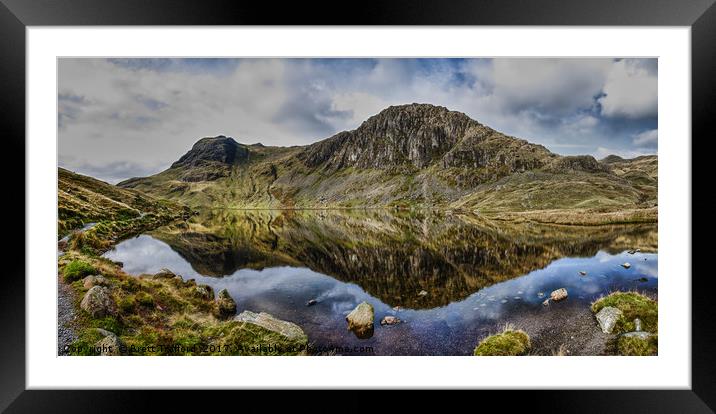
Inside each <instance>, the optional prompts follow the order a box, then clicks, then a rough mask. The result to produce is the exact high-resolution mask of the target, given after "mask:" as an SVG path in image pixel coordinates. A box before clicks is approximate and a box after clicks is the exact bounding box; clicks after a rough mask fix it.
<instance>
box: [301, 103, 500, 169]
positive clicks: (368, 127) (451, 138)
mask: <svg viewBox="0 0 716 414" xmlns="http://www.w3.org/2000/svg"><path fill="white" fill-rule="evenodd" d="M487 131H492V130H490V129H489V128H487V127H485V126H483V125H481V124H480V123H478V122H477V121H475V120H473V119H471V118H470V117H468V116H467V115H465V114H463V113H461V112H457V111H450V110H448V109H447V108H445V107H442V106H435V105H430V104H417V103H413V104H408V105H397V106H390V107H388V108H386V109H384V110H383V111H381V112H380V113H378V114H377V115H374V116H372V117H370V118H368V119H367V120H366V121H365V122H363V123H362V124H361V125H360V126H359V127H358V128H357V129H355V130H353V131H345V132H341V133H338V134H336V135H334V136H333V137H331V138H328V139H326V140H323V141H320V142H317V143H316V144H313V145H311V146H309V147H308V148H307V149H306V152H305V153H304V159H305V161H306V163H307V164H308V165H310V166H318V165H320V164H326V165H327V166H329V167H332V168H344V167H358V168H391V167H396V166H401V165H408V166H412V167H417V168H423V167H426V166H428V165H430V164H431V163H433V162H435V161H436V160H438V159H439V158H440V157H442V156H443V155H444V154H446V153H447V152H448V151H450V149H452V148H453V147H454V146H455V145H456V144H457V143H458V142H460V141H461V140H462V139H464V138H465V137H466V136H479V135H484V134H485V133H486V132H487Z"/></svg>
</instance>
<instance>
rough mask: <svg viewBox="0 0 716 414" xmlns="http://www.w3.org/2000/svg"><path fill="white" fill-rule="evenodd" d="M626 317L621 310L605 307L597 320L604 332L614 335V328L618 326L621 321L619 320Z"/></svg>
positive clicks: (598, 313)
mask: <svg viewBox="0 0 716 414" xmlns="http://www.w3.org/2000/svg"><path fill="white" fill-rule="evenodd" d="M623 315H624V313H623V312H622V311H620V310H619V309H617V308H615V307H612V306H605V307H603V308H602V310H600V311H599V312H597V315H596V318H597V322H599V327H600V328H601V329H602V332H604V333H606V334H609V333H612V331H613V330H614V327H615V326H616V324H617V321H619V318H621V317H622V316H623Z"/></svg>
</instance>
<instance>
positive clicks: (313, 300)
mask: <svg viewBox="0 0 716 414" xmlns="http://www.w3.org/2000/svg"><path fill="white" fill-rule="evenodd" d="M316 303H318V301H317V300H316V299H311V300H309V301H308V302H306V306H313V305H315V304H316Z"/></svg>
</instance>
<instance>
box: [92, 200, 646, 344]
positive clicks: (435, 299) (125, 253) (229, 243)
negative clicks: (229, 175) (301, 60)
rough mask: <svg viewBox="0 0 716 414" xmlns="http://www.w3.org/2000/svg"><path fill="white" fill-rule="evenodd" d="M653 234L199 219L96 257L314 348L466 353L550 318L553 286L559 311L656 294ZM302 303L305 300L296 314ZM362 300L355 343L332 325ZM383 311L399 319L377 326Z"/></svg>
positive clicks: (411, 218) (388, 218) (362, 217)
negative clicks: (527, 320) (369, 322)
mask: <svg viewBox="0 0 716 414" xmlns="http://www.w3.org/2000/svg"><path fill="white" fill-rule="evenodd" d="M656 239H657V234H656V225H629V226H598V227H570V226H546V225H536V224H514V223H505V222H491V221H487V220H484V219H480V218H477V217H473V216H465V215H453V214H444V213H436V212H421V213H400V214H398V213H394V212H387V211H368V212H365V211H364V212H355V211H353V212H338V211H336V212H327V211H321V212H315V211H303V212H289V211H253V212H250V211H227V210H221V211H217V210H212V211H206V212H203V213H202V214H201V215H199V216H196V217H193V218H192V219H190V220H189V221H188V222H183V223H178V224H173V225H170V226H167V227H164V228H160V229H157V230H155V231H152V232H149V233H147V234H143V235H140V236H138V237H135V238H132V239H128V240H125V241H123V242H121V243H119V244H118V245H117V246H116V247H115V249H113V250H111V251H109V252H107V253H106V254H105V257H107V258H109V259H111V260H114V261H119V262H122V263H123V265H124V270H125V271H126V272H127V273H130V274H134V275H139V274H143V273H156V272H158V271H159V270H161V269H162V268H167V269H170V270H172V271H173V272H174V273H176V274H179V275H181V276H182V277H183V278H184V279H195V280H196V282H197V283H199V284H207V285H209V286H211V287H212V288H213V289H214V291H215V292H218V291H219V290H221V289H224V288H226V289H227V290H228V291H229V293H230V294H231V296H232V297H233V298H234V299H235V301H236V303H237V308H238V312H241V311H243V310H251V311H254V312H268V313H270V314H272V315H274V316H276V317H277V318H280V319H284V320H288V321H291V322H294V323H296V324H298V325H299V326H301V327H302V328H303V330H304V331H305V332H306V334H307V335H308V338H309V342H310V343H311V344H312V345H313V347H314V348H315V350H316V351H327V352H330V351H329V350H331V349H333V350H334V353H338V354H346V355H356V354H371V355H373V354H375V355H469V354H471V353H472V350H473V349H474V347H475V345H476V342H477V341H478V339H479V338H482V337H484V336H485V335H487V334H488V333H491V332H495V331H496V330H498V329H499V327H500V326H501V325H504V324H505V323H509V322H510V320H511V319H514V318H515V317H517V316H518V315H524V314H526V313H529V312H558V311H559V310H558V307H557V306H550V307H544V306H543V305H542V302H543V301H544V300H545V298H546V297H548V296H549V293H550V292H551V291H552V290H555V289H558V288H562V287H563V288H566V289H567V290H568V292H569V298H568V299H567V301H568V302H570V305H572V306H574V305H579V306H585V307H588V306H589V303H590V302H591V301H593V300H594V299H596V298H598V297H599V296H601V295H604V294H607V293H609V292H611V291H614V290H639V291H646V292H650V293H653V294H656V292H657V280H658V279H657V276H658V272H657V269H658V255H657V248H656V246H657V245H656ZM637 248H638V249H640V250H641V251H640V252H633V249H637ZM630 250H632V253H630V252H629V251H630ZM625 262H629V263H630V264H631V267H630V268H629V269H625V268H624V267H623V266H622V264H623V263H625ZM580 272H586V275H581V274H580ZM421 290H425V291H426V292H428V294H427V295H419V293H420V291H421ZM311 299H315V300H317V302H318V303H317V304H315V305H313V306H307V305H306V303H307V302H308V301H309V300H311ZM362 301H366V302H368V303H370V304H372V305H373V307H374V309H375V317H376V319H375V321H376V327H375V331H374V334H373V336H372V337H370V338H368V339H359V338H357V337H356V336H355V335H354V334H353V333H352V332H351V331H349V330H347V324H346V321H345V315H347V314H348V313H349V312H350V311H351V310H352V309H353V308H354V307H355V306H356V305H357V304H359V303H360V302H362ZM387 315H394V316H397V317H399V318H400V319H401V320H402V321H404V323H401V324H398V325H394V326H385V327H382V326H380V324H379V321H380V320H381V319H382V318H383V317H384V316H387ZM361 347H362V348H361Z"/></svg>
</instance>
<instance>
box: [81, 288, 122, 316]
mask: <svg viewBox="0 0 716 414" xmlns="http://www.w3.org/2000/svg"><path fill="white" fill-rule="evenodd" d="M80 307H81V308H82V309H83V310H84V311H85V312H87V313H89V314H90V315H92V317H94V318H102V317H104V316H107V315H110V314H113V313H114V312H115V309H116V308H115V303H114V300H112V298H111V297H110V295H109V289H107V288H105V287H102V286H94V287H92V288H91V289H90V290H88V291H87V293H85V296H84V297H83V298H82V302H80Z"/></svg>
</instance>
